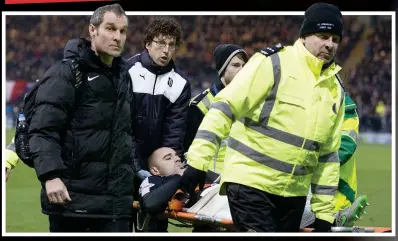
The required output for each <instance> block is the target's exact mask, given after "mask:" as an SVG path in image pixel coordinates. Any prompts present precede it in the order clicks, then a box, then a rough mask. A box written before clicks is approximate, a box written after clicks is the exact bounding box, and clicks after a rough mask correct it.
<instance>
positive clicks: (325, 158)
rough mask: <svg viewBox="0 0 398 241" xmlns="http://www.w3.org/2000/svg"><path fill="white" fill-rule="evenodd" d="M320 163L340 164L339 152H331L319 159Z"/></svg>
mask: <svg viewBox="0 0 398 241" xmlns="http://www.w3.org/2000/svg"><path fill="white" fill-rule="evenodd" d="M319 162H340V161H339V155H338V154H337V152H331V153H329V154H327V155H323V156H320V157H319Z"/></svg>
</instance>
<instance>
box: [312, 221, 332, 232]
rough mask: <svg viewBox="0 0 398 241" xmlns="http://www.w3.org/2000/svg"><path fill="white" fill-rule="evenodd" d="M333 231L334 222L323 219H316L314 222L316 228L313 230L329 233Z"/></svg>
mask: <svg viewBox="0 0 398 241" xmlns="http://www.w3.org/2000/svg"><path fill="white" fill-rule="evenodd" d="M331 231H332V223H329V222H328V221H325V220H322V219H318V218H316V219H315V222H314V230H313V231H312V232H315V233H327V232H331Z"/></svg>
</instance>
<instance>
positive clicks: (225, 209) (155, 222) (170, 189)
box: [139, 147, 231, 232]
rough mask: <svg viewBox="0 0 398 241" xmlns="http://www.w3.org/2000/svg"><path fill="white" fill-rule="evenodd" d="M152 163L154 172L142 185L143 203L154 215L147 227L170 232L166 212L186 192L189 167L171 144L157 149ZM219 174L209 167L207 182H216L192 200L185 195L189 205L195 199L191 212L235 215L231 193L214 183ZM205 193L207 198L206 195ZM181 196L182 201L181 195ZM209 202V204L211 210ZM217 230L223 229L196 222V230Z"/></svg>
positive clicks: (146, 213) (152, 229) (228, 216)
mask: <svg viewBox="0 0 398 241" xmlns="http://www.w3.org/2000/svg"><path fill="white" fill-rule="evenodd" d="M148 167H149V171H150V172H151V174H152V175H153V176H150V177H147V178H146V179H145V180H144V181H143V182H142V183H141V186H140V189H139V194H140V207H141V209H142V210H143V211H144V213H145V215H146V216H147V217H148V216H150V220H146V222H147V225H148V226H147V228H146V229H147V230H146V231H147V232H167V227H168V219H167V217H164V216H163V215H162V214H163V213H164V211H165V210H166V209H167V208H168V207H169V205H170V204H171V203H170V200H172V198H173V196H174V197H175V195H178V194H180V195H181V197H182V196H183V195H186V194H184V193H182V191H181V190H180V188H181V184H182V183H181V176H182V174H183V173H184V170H185V167H184V164H183V163H181V159H180V158H179V156H178V155H177V153H176V152H175V151H174V150H173V149H171V148H168V147H162V148H159V149H157V150H156V151H154V152H153V154H152V155H151V156H150V157H149V159H148ZM218 177H219V175H218V174H216V173H214V172H212V171H209V172H208V174H207V177H206V183H207V184H208V185H206V186H210V184H212V185H211V186H210V187H208V188H206V189H205V190H204V191H203V192H201V193H199V192H198V195H197V197H190V198H189V200H188V197H186V196H185V198H186V199H185V200H186V201H185V202H186V205H185V207H189V206H190V205H192V204H193V203H194V205H193V206H191V207H190V208H189V209H188V210H187V211H188V212H193V213H197V214H201V213H203V214H206V216H215V215H218V216H219V215H221V216H223V217H225V218H226V219H231V215H230V212H229V206H228V200H227V197H226V196H219V195H218V187H219V186H218V185H219V184H215V183H214V182H215V181H217V179H218ZM217 196H218V197H217ZM202 197H205V198H203V199H202ZM179 199H180V201H181V198H179ZM188 201H189V202H188ZM209 201H210V202H209ZM183 202H184V201H183ZM209 205H210V206H209ZM206 206H208V209H207V210H206ZM210 208H211V210H210ZM148 214H149V215H148ZM143 222H144V221H143ZM217 231H221V230H219V228H217V227H216V226H214V227H213V226H211V225H195V227H194V230H193V232H217Z"/></svg>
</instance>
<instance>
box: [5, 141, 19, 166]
mask: <svg viewBox="0 0 398 241" xmlns="http://www.w3.org/2000/svg"><path fill="white" fill-rule="evenodd" d="M5 161H6V168H8V169H13V168H14V167H15V166H16V165H17V164H18V162H19V157H18V155H17V153H15V144H14V138H12V140H11V143H10V144H9V145H8V146H7V148H6V160H5Z"/></svg>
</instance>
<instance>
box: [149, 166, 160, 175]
mask: <svg viewBox="0 0 398 241" xmlns="http://www.w3.org/2000/svg"><path fill="white" fill-rule="evenodd" d="M149 171H150V172H151V173H152V175H154V176H159V175H160V171H159V169H158V168H157V167H151V168H150V169H149Z"/></svg>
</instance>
